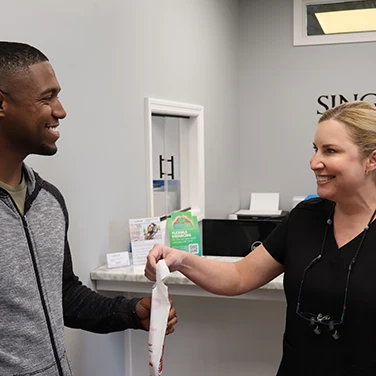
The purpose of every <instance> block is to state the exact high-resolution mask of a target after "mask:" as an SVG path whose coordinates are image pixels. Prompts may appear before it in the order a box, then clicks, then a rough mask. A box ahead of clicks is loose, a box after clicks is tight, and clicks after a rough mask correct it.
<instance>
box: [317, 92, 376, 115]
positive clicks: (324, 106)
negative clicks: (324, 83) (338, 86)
mask: <svg viewBox="0 0 376 376" xmlns="http://www.w3.org/2000/svg"><path fill="white" fill-rule="evenodd" d="M350 101H365V102H369V103H371V104H374V105H375V106H376V93H366V94H352V95H350V96H349V95H348V96H346V97H345V96H344V95H342V94H324V95H320V96H319V97H318V98H317V103H318V104H319V108H318V109H317V114H318V115H321V114H323V113H324V112H325V111H326V110H329V108H333V107H335V106H338V105H339V104H342V103H345V102H350Z"/></svg>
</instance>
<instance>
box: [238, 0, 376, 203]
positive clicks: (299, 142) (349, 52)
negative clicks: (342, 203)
mask: <svg viewBox="0 0 376 376" xmlns="http://www.w3.org/2000/svg"><path fill="white" fill-rule="evenodd" d="M240 14H241V22H240V25H241V31H240V41H241V42H240V91H239V93H240V105H239V114H240V137H239V146H240V171H241V174H240V197H241V207H242V208H247V207H248V206H249V200H250V192H280V206H281V208H283V209H290V208H291V199H292V196H294V195H306V194H309V193H315V190H316V184H315V180H314V176H313V173H312V172H311V170H310V168H309V159H310V157H311V155H312V154H313V149H312V141H313V136H314V132H315V128H316V124H317V120H318V118H319V115H317V110H318V109H319V110H321V109H322V107H321V106H319V105H318V104H317V98H318V97H319V96H320V95H332V94H333V95H334V94H343V95H344V96H345V97H346V98H348V99H349V100H351V99H352V98H353V94H354V93H359V94H365V93H369V92H375V90H376V87H375V83H374V79H373V71H374V61H375V58H376V48H375V47H376V45H375V43H358V44H341V45H322V46H300V47H293V1H292V0H263V1H256V0H255V1H252V0H242V1H241V2H240ZM374 99H375V98H374V97H371V98H369V101H370V102H372V101H373V102H375V101H374ZM337 104H339V102H338V99H337Z"/></svg>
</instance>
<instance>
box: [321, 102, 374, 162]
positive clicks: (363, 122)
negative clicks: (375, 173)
mask: <svg viewBox="0 0 376 376" xmlns="http://www.w3.org/2000/svg"><path fill="white" fill-rule="evenodd" d="M331 119H333V120H337V121H340V122H341V123H343V124H344V125H345V126H346V128H347V130H348V132H349V135H350V139H351V140H352V141H353V142H354V144H355V145H356V146H357V147H358V149H359V152H360V154H361V156H362V157H363V158H367V157H368V156H369V155H370V154H371V153H372V152H373V151H374V150H376V107H375V106H374V105H372V104H369V103H367V102H360V101H354V102H346V103H343V104H340V105H339V106H336V107H334V108H331V109H329V110H327V111H325V112H324V113H323V114H322V116H321V117H320V120H319V123H321V122H322V121H325V120H331Z"/></svg>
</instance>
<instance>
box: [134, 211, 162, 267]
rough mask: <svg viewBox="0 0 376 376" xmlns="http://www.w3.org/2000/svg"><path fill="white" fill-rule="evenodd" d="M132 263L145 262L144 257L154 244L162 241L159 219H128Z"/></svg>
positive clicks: (139, 263) (140, 263)
mask: <svg viewBox="0 0 376 376" xmlns="http://www.w3.org/2000/svg"><path fill="white" fill-rule="evenodd" d="M129 234H130V238H131V245H132V257H133V265H142V264H146V257H147V255H148V253H149V251H150V250H151V249H152V248H153V246H154V244H158V243H162V231H161V226H160V219H159V218H158V217H155V218H138V219H130V220H129Z"/></svg>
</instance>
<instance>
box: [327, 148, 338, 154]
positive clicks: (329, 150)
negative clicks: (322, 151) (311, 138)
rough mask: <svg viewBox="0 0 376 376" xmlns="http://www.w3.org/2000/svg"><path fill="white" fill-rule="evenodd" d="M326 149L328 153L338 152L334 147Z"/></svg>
mask: <svg viewBox="0 0 376 376" xmlns="http://www.w3.org/2000/svg"><path fill="white" fill-rule="evenodd" d="M326 151H327V152H328V153H330V154H331V153H335V152H336V151H335V150H334V149H331V148H328V149H326Z"/></svg>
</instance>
